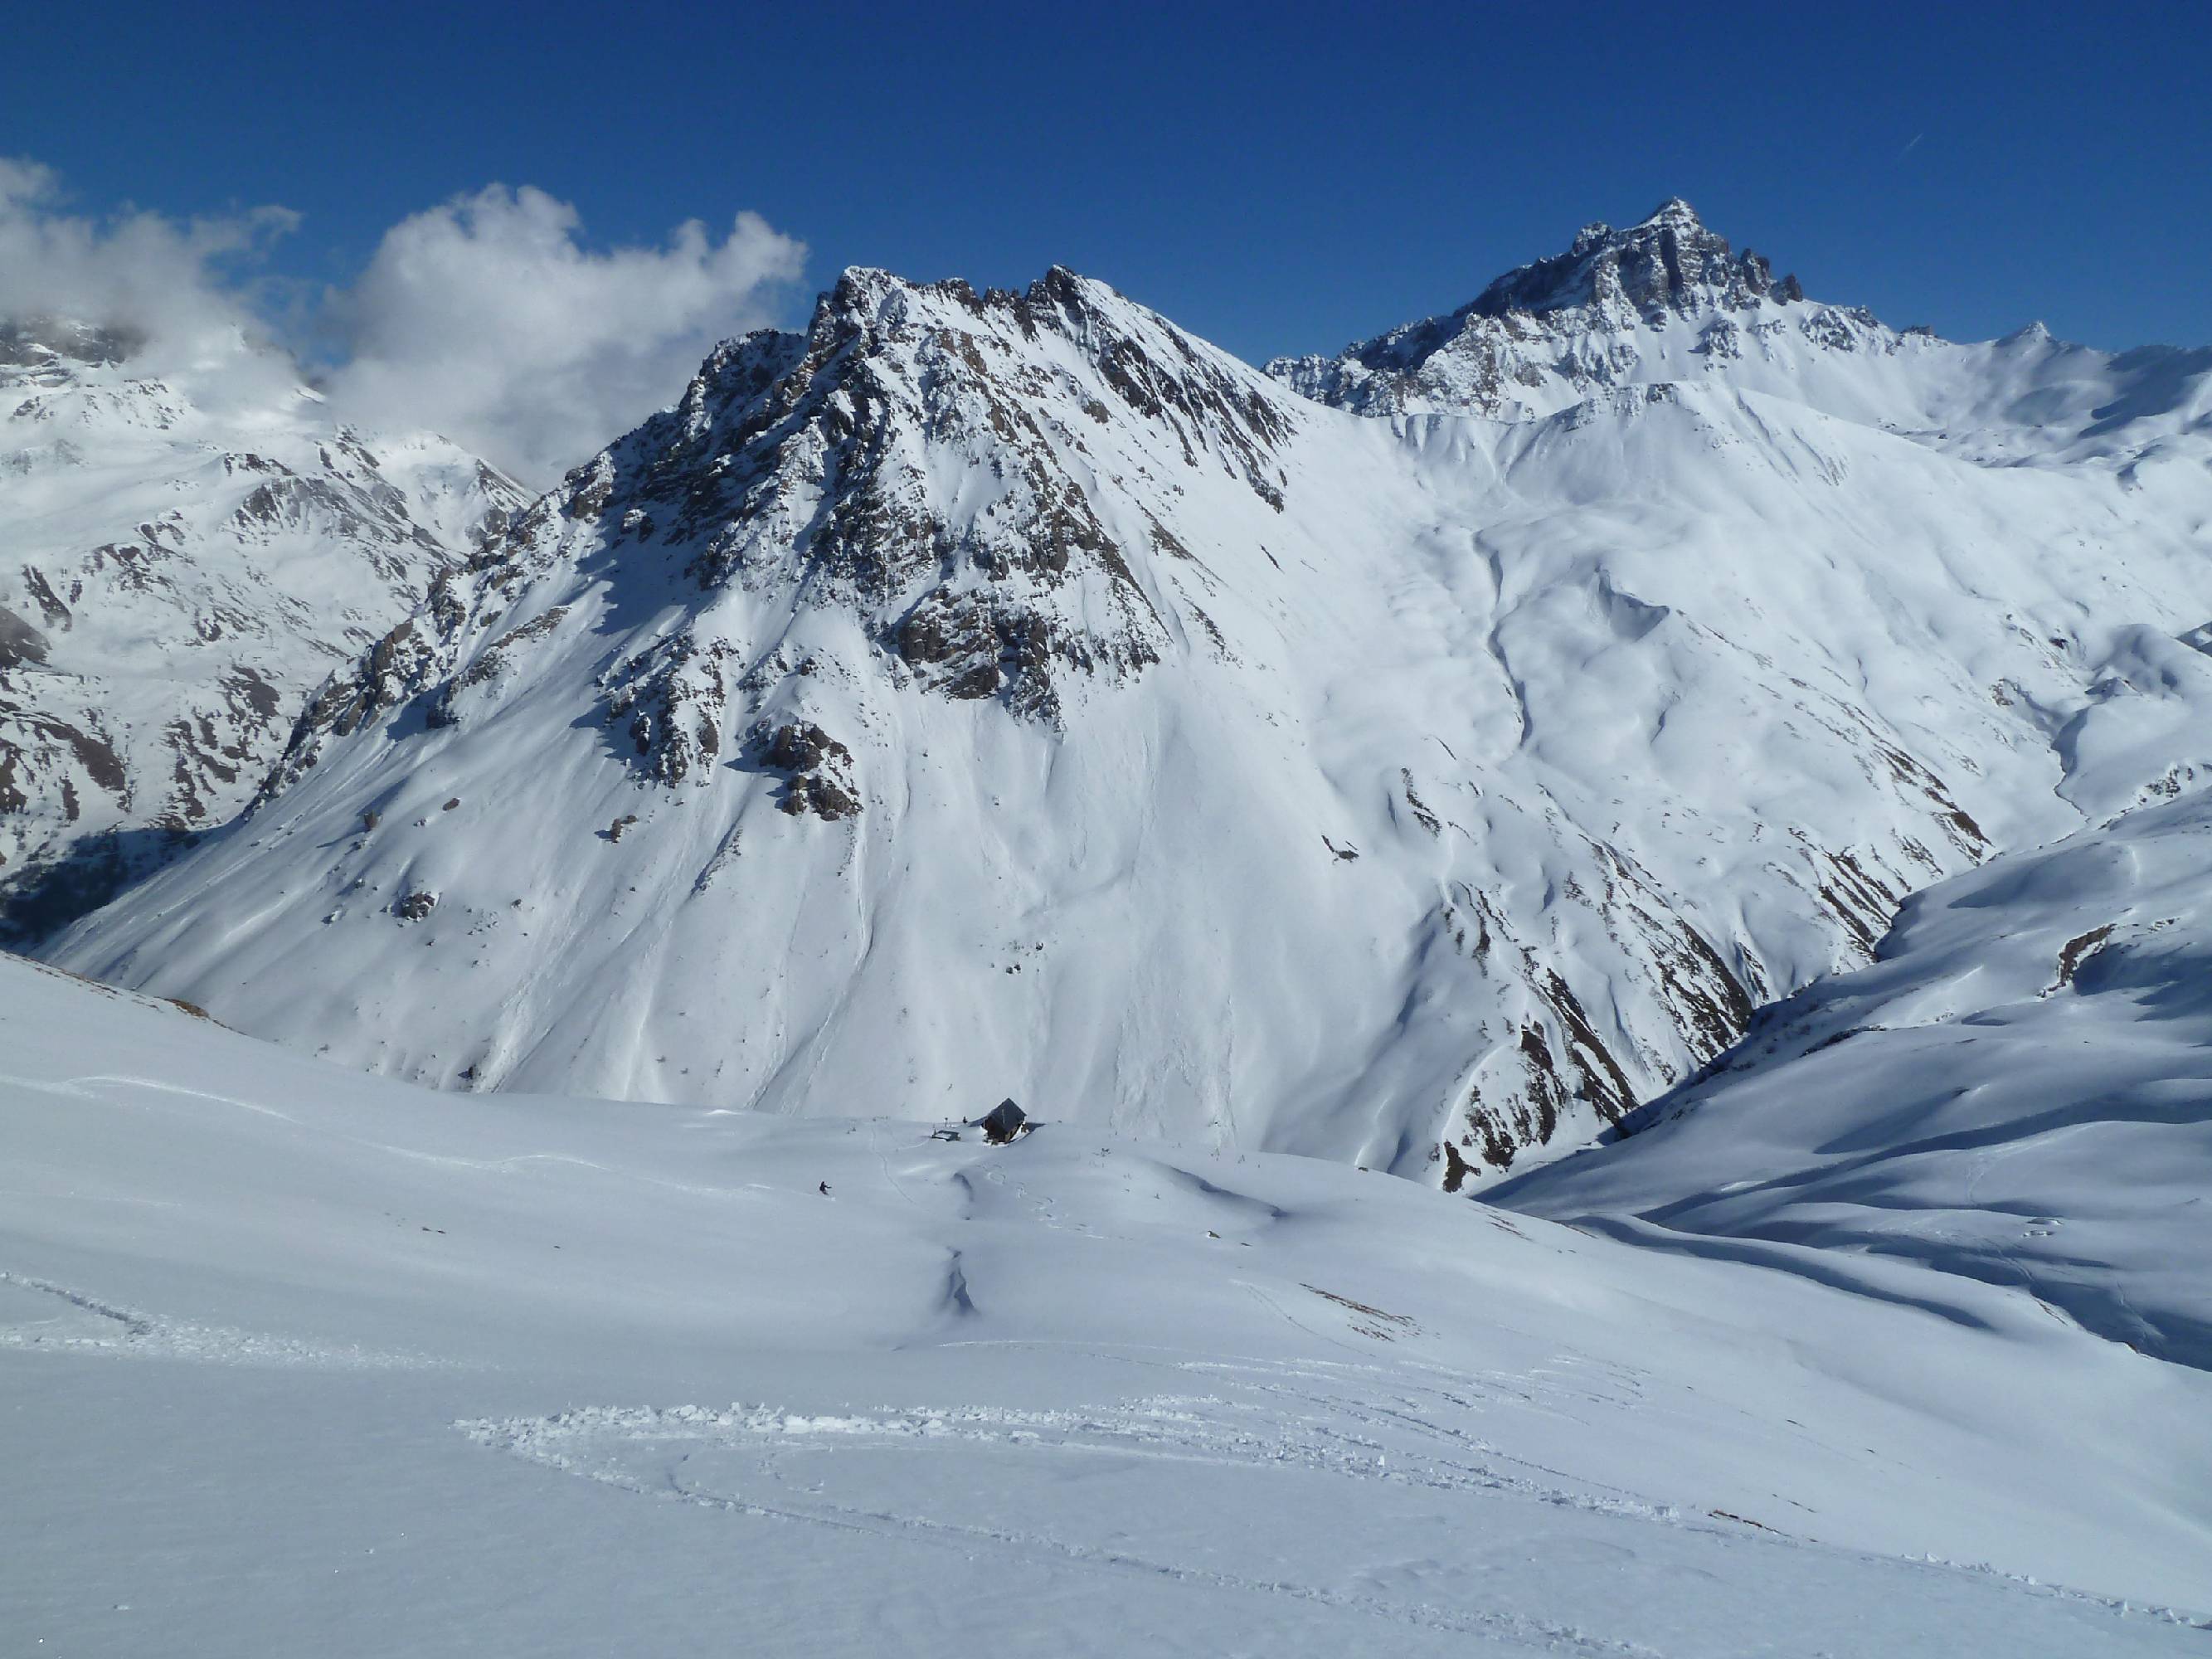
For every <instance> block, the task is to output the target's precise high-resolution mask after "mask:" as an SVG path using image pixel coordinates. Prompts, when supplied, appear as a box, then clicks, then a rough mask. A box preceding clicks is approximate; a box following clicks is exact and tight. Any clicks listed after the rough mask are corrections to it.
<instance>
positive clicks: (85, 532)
mask: <svg viewBox="0 0 2212 1659" xmlns="http://www.w3.org/2000/svg"><path fill="white" fill-rule="evenodd" d="M142 346H143V342H140V341H138V340H137V339H136V338H135V337H132V336H131V335H129V334H128V333H126V332H124V331H116V330H107V329H97V328H93V327H89V326H88V325H83V324H76V323H70V322H67V321H63V320H58V319H27V320H22V319H19V320H15V321H9V320H8V319H0V939H11V940H16V941H20V940H23V939H36V938H37V937H39V936H40V934H42V933H51V932H52V931H53V930H54V929H55V928H56V927H59V926H60V925H61V924H62V923H63V922H64V921H69V920H70V919H72V918H73V917H74V916H76V915H81V914H82V912H83V911H85V910H87V909H89V908H92V907H93V906H94V904H96V903H98V902H100V900H101V899H102V898H104V897H105V896H106V894H107V893H109V892H112V890H114V889H115V888H116V887H117V886H118V885H119V884H121V883H122V882H123V881H124V880H125V879H126V878H129V877H130V876H131V875H132V874H134V873H135V872H137V871H138V870H139V869H141V868H143V866H145V865H146V864H147V863H148V862H149V861H150V860H152V859H153V858H154V857H155V855H156V854H158V853H159V852H160V851H161V849H162V848H166V847H169V846H172V845H173V844H176V843H180V842H184V841H185V840H186V839H188V838H189V837H190V836H192V835H194V834H196V833H198V832H200V831H204V830H206V829H210V828H212V827H214V826H215V825H217V824H220V823H224V822H226V821H228V819H229V818H231V817H234V815H235V814H236V813H237V812H238V811H240V808H242V807H243V806H244V805H246V802H247V801H248V800H249V799H252V795H253V793H254V791H255V790H256V789H257V788H258V787H259V786H260V783H261V781H262V779H263V778H264V776H265V775H267V773H268V770H269V768H270V765H272V764H273V763H275V761H276V758H277V757H278V756H279V755H281V754H282V753H283V749H284V744H285V741H286V739H287V738H289V735H290V733H291V730H292V725H293V722H294V721H295V720H296V719H297V718H298V715H299V712H300V705H301V702H304V701H305V698H306V696H307V693H308V692H309V691H311V690H313V688H314V687H315V686H316V685H317V684H319V683H320V682H321V681H322V680H323V679H324V678H325V677H327V676H328V674H329V673H330V671H331V668H332V667H333V666H334V665H338V664H341V663H344V662H347V661H349V660H350V659H352V658H354V657H355V656H356V655H357V654H359V653H360V652H362V650H363V649H364V648H366V647H368V646H369V645H370V644H372V643H374V641H375V640H376V639H377V638H379V637H380V635H383V634H384V633H385V632H386V630H387V629H390V628H391V626H392V623H395V622H397V621H398V620H399V619H400V618H401V617H404V616H406V615H407V614H408V613H409V612H410V611H413V610H414V609H415V608H416V606H417V605H420V604H421V603H422V599H423V598H424V596H425V595H426V594H427V593H428V591H429V586H430V581H431V579H432V578H433V577H434V576H435V575H436V574H438V572H440V571H441V570H442V569H444V568H446V567H447V566H448V565H450V564H452V563H453V562H457V561H458V560H459V559H461V558H465V556H467V555H468V554H469V553H470V552H471V551H472V550H473V549H474V548H475V547H476V545H477V543H478V541H479V540H480V538H481V536H482V534H483V532H484V530H485V529H486V528H487V527H488V526H489V527H491V528H496V527H497V526H500V525H501V524H503V523H504V522H505V520H506V515H507V512H508V511H509V510H511V509H513V508H517V507H521V506H523V505H524V504H525V502H526V497H525V496H524V495H523V493H522V491H521V490H520V488H519V487H518V486H516V485H515V484H513V483H511V482H510V481H509V480H507V478H505V477H501V475H500V474H498V473H496V472H495V471H492V470H491V469H490V468H489V467H487V466H485V465H483V463H482V462H480V461H478V460H477V459H475V458H474V457H472V456H470V455H466V454H465V453H462V452H461V451H460V450H459V449H458V448H456V447H454V446H453V445H452V444H450V443H448V442H447V441H445V440H443V439H441V438H436V437H433V436H430V435H427V434H421V435H374V434H372V435H363V434H361V433H358V432H356V431H353V430H352V429H350V428H345V427H342V426H340V425H339V424H338V423H337V422H335V421H334V420H332V419H331V416H329V414H328V412H327V410H325V408H324V406H323V404H322V403H321V401H320V399H319V398H317V397H316V396H315V394H314V393H313V392H310V391H308V390H307V388H306V387H304V386H299V385H297V384H296V383H295V380H294V378H293V376H292V374H291V372H290V365H289V363H288V362H283V361H282V360H281V359H279V358H277V357H276V356H275V355H274V354H272V353H269V352H265V351H257V350H254V349H251V348H249V347H248V346H247V345H246V343H244V342H243V341H234V342H232V343H229V344H228V346H225V345H223V344H222V343H217V344H216V346H214V347H211V348H210V349H209V351H208V352H207V353H206V354H205V356H204V361H195V362H184V363H179V364H171V365H166V366H164V368H162V371H161V373H158V374H157V373H155V371H154V370H153V368H149V366H148V365H147V364H146V363H145V362H143V361H142V358H141V356H140V355H139V353H140V349H141V348H142Z"/></svg>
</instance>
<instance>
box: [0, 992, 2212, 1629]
mask: <svg viewBox="0 0 2212 1659" xmlns="http://www.w3.org/2000/svg"><path fill="white" fill-rule="evenodd" d="M0 1055H4V1056H5V1059H4V1060H0V1163H4V1167H5V1169H6V1170H7V1176H6V1177H5V1182H4V1184H5V1188H6V1197H5V1202H4V1204H0V1389H3V1390H4V1397H5V1400H6V1401H7V1405H8V1407H9V1408H8V1409H7V1410H5V1411H4V1412H0V1433H4V1436H5V1442H4V1444H0V1455H4V1457H5V1459H6V1468H7V1469H8V1471H9V1476H8V1487H7V1489H8V1492H9V1500H8V1502H7V1503H6V1504H4V1505H0V1552H4V1559H6V1560H7V1562H8V1564H9V1565H8V1570H7V1571H6V1572H5V1573H4V1574H0V1630H4V1631H5V1632H7V1633H8V1640H9V1645H10V1646H11V1649H12V1650H15V1651H21V1652H25V1653H29V1652H33V1651H35V1652H41V1653H98V1654H102V1655H125V1654H134V1653H146V1654H164V1655H167V1654H176V1653H217V1652H220V1653H224V1654H278V1653H285V1654H292V1653H300V1652H303V1651H312V1652H314V1653H317V1654H344V1653H394V1652H404V1653H409V1654H414V1655H424V1654H444V1653H461V1652H466V1653H471V1654H509V1653H512V1654H545V1653H558V1654H569V1653H575V1654H582V1653H610V1652H624V1653H674V1652H694V1651H707V1650H714V1651H739V1652H760V1653H800V1652H804V1653H882V1652H901V1653H916V1654H938V1653H943V1654H960V1655H971V1654H975V1653H979V1652H1024V1653H1031V1652H1033V1653H1054V1654H1060V1653H1100V1654H1127V1653H1133V1652H1144V1653H1155V1652H1190V1653H1205V1654H1225V1653H1254V1654H1258V1653H1265V1654H1267V1655H1269V1656H1283V1655H1287V1654H1296V1653H1314V1654H1346V1653H1382V1652H1388V1653H1391V1654H1413V1653H1430V1652H1435V1653H1444V1652H1452V1653H1463V1652H1466V1651H1468V1650H1470V1648H1473V1649H1474V1650H1485V1651H1504V1652H1569V1653H1595V1654H1663V1655H1686V1654H1750V1653H1793V1654H1802V1653H1811V1652H1825V1653H1832V1654H1883V1655H1894V1654H1911V1653H1929V1654H1937V1653H1941V1654H1955V1653H1959V1652H1962V1651H1968V1650H1972V1651H1981V1652H1990V1653H2004V1654H2008V1655H2030V1654H2047V1655H2052V1656H2075V1655H2080V1654H2084V1653H2089V1652H2098V1653H2105V1652H2135V1651H2146V1652H2159V1651H2174V1652H2189V1653H2201V1652H2202V1651H2203V1644H2204V1640H2205V1633H2204V1625H2205V1615H2206V1614H2207V1613H2212V1575H2208V1571H2207V1565H2206V1564H2207V1563H2208V1561H2212V1410H2208V1407H2212V1376H2208V1375H2207V1374H2206V1373H2205V1372H2203V1371H2200V1370H2191V1369H2189V1368H2186V1367H2183V1366H2179V1365H2173V1364H2166V1363H2163V1362H2161V1361H2160V1360H2157V1359H2154V1358H2148V1357H2147V1356H2145V1355H2142V1354H2140V1353H2136V1352H2131V1351H2130V1350H2129V1349H2128V1348H2126V1347H2125V1346H2121V1345H2119V1344H2118V1343H2114V1342H2112V1341H2108V1340H2103V1339H2101V1338H2099V1337H2096V1336H2093V1335H2091V1334H2087V1333H2086V1332H2085V1331H2083V1330H2082V1329H2081V1328H2079V1327H2077V1326H2076V1325H2075V1324H2074V1323H2073V1322H2071V1321H2070V1320H2069V1318H2067V1317H2066V1316H2063V1314H2060V1313H2058V1312H2057V1311H2055V1310H2052V1309H2051V1308H2050V1307H2048V1306H2046V1305H2045V1304H2043V1303H2041V1302H2039V1301H2037V1300H2036V1299H2034V1298H2033V1297H2030V1296H2028V1295H2027V1294H2026V1293H2024V1292H2021V1291H2015V1290H2010V1289H2006V1288H2002V1287H1999V1286H1993V1285H1986V1284H1983V1283H1980V1282H1978V1281H1976V1280H1973V1279H1968V1278H1963V1277H1956V1276H1951V1275H1947V1274H1943V1273H1936V1272H1932V1271H1929V1270H1927V1269H1925V1268H1923V1267H1916V1266H1912V1265H1910V1264H1906V1263H1903V1262H1898V1261H1883V1260H1880V1259H1876V1258H1870V1257H1850V1256H1844V1255H1837V1254H1832V1253H1825V1252H1821V1251H1818V1250H1814V1249H1804V1248H1801V1247H1796V1246H1791V1245H1788V1244H1765V1245H1761V1246H1760V1247H1759V1257H1758V1259H1757V1260H1756V1261H1708V1260H1694V1259H1689V1258H1686V1257H1684V1256H1680V1255H1674V1254H1670V1253H1666V1252H1658V1251H1650V1250H1644V1249H1638V1248H1635V1247H1634V1246H1632V1245H1630V1244H1626V1243H1619V1242H1614V1241H1613V1240H1609V1239H1606V1238H1601V1237H1592V1236H1590V1235H1589V1234H1587V1233H1584V1232H1581V1231H1574V1230H1571V1229H1569V1228H1566V1227H1564V1226H1560V1225H1553V1224H1551V1223H1547V1222H1544V1221H1540V1220H1534V1219H1530V1218H1522V1217H1517V1216H1509V1215H1507V1214H1505V1213H1503V1212H1498V1211H1496V1210H1493V1209H1491V1208H1489V1207H1487V1206H1483V1205H1480V1204H1476V1203H1472V1202H1469V1201H1468V1200H1463V1199H1455V1198H1448V1197H1445V1196H1443V1195H1442V1194H1437V1193H1435V1192H1433V1191H1431V1190H1428V1189H1426V1188H1421V1187H1419V1186H1416V1185H1414V1184H1413V1183H1411V1182H1403V1181H1398V1180H1394V1179H1391V1178H1389V1177H1387V1176H1382V1175H1380V1174H1372V1173H1363V1172H1360V1171H1357V1170H1351V1169H1346V1168H1343V1167H1340V1166H1336V1165H1332V1164H1323V1163H1319V1162H1310V1161H1306V1160H1304V1159H1298V1158H1285V1157H1262V1156H1257V1155H1248V1156H1244V1157H1239V1156H1238V1155H1237V1154H1235V1153H1233V1152H1222V1153H1217V1152H1211V1151H1207V1152H1179V1151H1177V1150H1176V1148H1174V1147H1173V1146H1169V1145H1165V1144H1162V1143H1150V1144H1147V1145H1146V1146H1142V1147H1139V1146H1134V1145H1132V1144H1129V1143H1125V1142H1117V1141H1113V1140H1109V1139H1103V1138H1102V1137H1100V1136H1099V1135H1097V1133H1092V1132H1091V1131H1088V1130H1084V1129H1080V1128H1078V1127H1075V1126H1073V1125H1072V1124H1068V1123H1066V1122H1061V1123H1047V1124H1046V1125H1045V1127H1042V1129H1041V1130H1039V1131H1038V1132H1037V1133H1035V1134H1033V1135H1030V1136H1029V1137H1028V1138H1026V1139H1023V1140H1020V1141H1018V1142H1017V1143H1015V1144H1014V1145H1012V1146H1007V1147H1003V1148H993V1147H988V1146H984V1145H982V1144H981V1143H980V1142H979V1141H977V1140H976V1139H974V1138H973V1136H972V1135H971V1136H970V1137H969V1138H968V1139H963V1140H962V1141H960V1142H957V1143H946V1142H942V1141H933V1140H932V1139H929V1138H928V1134H927V1128H926V1127H924V1126H920V1125H916V1124H913V1123H902V1122H891V1121H835V1120H828V1119H814V1120H806V1121H779V1120H775V1119H770V1118H764V1117H762V1116H760V1115H753V1114H744V1113H733V1112H726V1111H720V1110H716V1109H707V1108H698V1107H684V1108H678V1107H665V1106H645V1105H628V1106H624V1105H615V1104H610V1103H605V1102H589V1101H568V1100H561V1099H552V1098H543V1097H526V1096H513V1095H502V1096H479V1097H453V1096H441V1095H436V1094H432V1093H429V1092H427V1091H417V1090H415V1089H412V1088H410V1087H407V1086H404V1085H399V1084H397V1083H394V1082H391V1081H388V1080H380V1079H371V1078H365V1077H359V1076H356V1075H352V1074H349V1073H344V1072H342V1071H339V1070H337V1069H335V1068H328V1067H325V1066H319V1065H318V1064H316V1063H314V1062H313V1061H310V1060H305V1059H302V1058H297V1057H295V1056H292V1055H289V1054H284V1053H283V1052H280V1051H278V1050H276V1049H274V1048H267V1047H264V1046H263V1045H261V1044H259V1043H257V1042H251V1041H249V1040H247V1039H246V1038H243V1037H240V1036H235V1035H234V1034H232V1033H230V1032H228V1031H225V1030H221V1029H220V1028H217V1027H216V1026H214V1025H212V1024H209V1023H206V1022H204V1021H203V1020H200V1019H197V1018H192V1017H191V1015H190V1014H188V1013H185V1012H179V1010H177V1009H175V1008H173V1007H170V1006H164V1005H161V1004H156V1003H153V1002H149V1001H145V1000H140V999H138V998H136V997H133V996H131V995H128V994H118V993H111V992H107V991H105V990H102V989H100V988H98V987H91V986H88V985H87V984H84V983H82V982H80V981H74V980H71V979H69V978H67V977H64V976H63V975H58V974H55V973H53V972H51V971H49V970H46V969H39V968H36V967H33V966H32V965H31V964H28V963H21V962H18V961H15V960H13V959H0ZM979 1104H980V1103H979ZM1030 1104H1032V1105H1035V1106H1037V1107H1039V1108H1041V1109H1042V1112H1043V1115H1046V1116H1047V1117H1053V1116H1059V1115H1061V1112H1062V1111H1063V1110H1064V1108H1063V1107H1061V1106H1060V1103H1044V1102H1031V1103H1030ZM817 1182H828V1183H829V1194H828V1195H827V1196H826V1197H825V1196H823V1194H820V1193H819V1192H818V1191H817Z"/></svg>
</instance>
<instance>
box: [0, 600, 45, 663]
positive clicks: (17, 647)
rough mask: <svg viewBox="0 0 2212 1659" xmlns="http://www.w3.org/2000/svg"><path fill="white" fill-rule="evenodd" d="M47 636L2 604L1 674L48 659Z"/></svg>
mask: <svg viewBox="0 0 2212 1659" xmlns="http://www.w3.org/2000/svg"><path fill="white" fill-rule="evenodd" d="M51 648H52V647H49V646H48V644H47V642H46V635H44V634H41V633H40V631H39V630H38V629H35V628H33V627H32V626H31V624H30V623H27V622H25V621H24V620H23V619H22V618H21V617H19V616H17V615H16V614H15V612H14V611H10V610H9V609H8V608H7V607H6V606H5V605H0V674H4V673H5V672H6V671H8V670H9V669H11V668H20V667H21V666H23V665H25V664H27V663H28V664H32V665H36V664H39V663H42V662H44V661H46V653H47V652H48V651H49V650H50V649H51Z"/></svg>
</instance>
